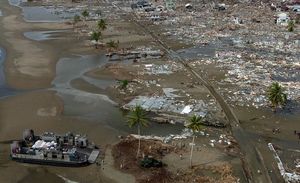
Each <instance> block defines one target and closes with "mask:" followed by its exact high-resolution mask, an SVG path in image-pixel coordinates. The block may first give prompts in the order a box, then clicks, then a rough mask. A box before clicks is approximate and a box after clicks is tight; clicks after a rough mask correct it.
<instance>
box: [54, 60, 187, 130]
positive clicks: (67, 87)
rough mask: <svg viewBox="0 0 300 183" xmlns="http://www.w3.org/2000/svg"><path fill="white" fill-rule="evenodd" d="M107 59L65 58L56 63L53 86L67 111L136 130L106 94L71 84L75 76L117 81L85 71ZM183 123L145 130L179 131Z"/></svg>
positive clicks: (100, 85)
mask: <svg viewBox="0 0 300 183" xmlns="http://www.w3.org/2000/svg"><path fill="white" fill-rule="evenodd" d="M106 63H107V58H106V56H104V55H90V56H76V57H72V58H62V59H60V60H59V62H58V63H57V66H56V78H55V79H54V81H53V86H54V87H53V89H54V90H56V91H57V94H58V95H59V96H60V97H61V98H62V99H63V101H64V115H66V116H72V117H78V118H85V119H89V120H92V121H95V122H97V123H102V124H103V125H107V126H109V127H111V128H113V129H116V130H118V131H120V133H135V130H134V129H129V128H128V126H127V125H126V118H125V117H124V113H123V112H122V111H121V110H120V109H119V107H118V106H117V104H116V103H115V102H114V101H112V100H110V99H109V98H108V97H107V96H105V95H102V94H95V93H88V92H86V91H83V90H79V89H75V88H73V87H72V85H71V84H70V83H71V81H72V80H75V79H78V78H80V79H83V80H85V81H86V82H88V83H89V84H92V85H94V86H96V87H98V88H102V89H105V88H106V87H108V86H109V85H111V84H113V83H115V81H112V80H97V79H93V78H90V77H87V76H85V75H84V73H86V72H87V71H89V70H91V69H94V68H96V67H101V66H103V65H105V64H106ZM181 130H182V125H159V124H156V123H153V124H151V125H150V127H149V128H146V129H143V134H148V135H150V134H152V135H159V136H167V135H169V134H178V133H180V132H181Z"/></svg>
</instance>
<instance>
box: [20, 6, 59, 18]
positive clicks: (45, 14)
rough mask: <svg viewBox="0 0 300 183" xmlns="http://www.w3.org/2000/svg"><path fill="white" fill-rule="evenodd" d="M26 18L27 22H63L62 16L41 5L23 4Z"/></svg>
mask: <svg viewBox="0 0 300 183" xmlns="http://www.w3.org/2000/svg"><path fill="white" fill-rule="evenodd" d="M22 10H23V15H24V19H25V21H27V22H62V21H63V20H62V18H60V17H59V16H58V15H55V14H54V13H52V12H51V11H50V10H49V9H47V8H44V7H41V6H34V7H30V6H23V7H22Z"/></svg>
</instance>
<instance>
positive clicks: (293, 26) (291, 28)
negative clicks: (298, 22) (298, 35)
mask: <svg viewBox="0 0 300 183" xmlns="http://www.w3.org/2000/svg"><path fill="white" fill-rule="evenodd" d="M294 29H295V22H294V21H293V20H290V21H289V22H288V31H289V32H293V31H294Z"/></svg>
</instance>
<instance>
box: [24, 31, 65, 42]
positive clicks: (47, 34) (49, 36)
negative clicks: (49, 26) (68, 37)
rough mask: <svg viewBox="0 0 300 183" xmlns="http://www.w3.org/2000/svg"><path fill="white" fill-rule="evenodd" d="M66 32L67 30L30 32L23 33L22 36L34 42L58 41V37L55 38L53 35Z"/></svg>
mask: <svg viewBox="0 0 300 183" xmlns="http://www.w3.org/2000/svg"><path fill="white" fill-rule="evenodd" d="M66 31H68V30H54V31H32V32H25V33H24V36H25V37H26V38H28V39H31V40H34V41H45V40H53V39H60V38H59V37H57V35H55V33H61V32H66Z"/></svg>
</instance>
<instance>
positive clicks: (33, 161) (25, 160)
mask: <svg viewBox="0 0 300 183" xmlns="http://www.w3.org/2000/svg"><path fill="white" fill-rule="evenodd" d="M12 160H14V161H17V162H21V163H30V164H39V165H50V166H62V167H82V166H87V165H89V164H90V163H89V162H88V161H81V162H76V161H72V162H61V161H55V160H39V159H29V158H16V157H12Z"/></svg>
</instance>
